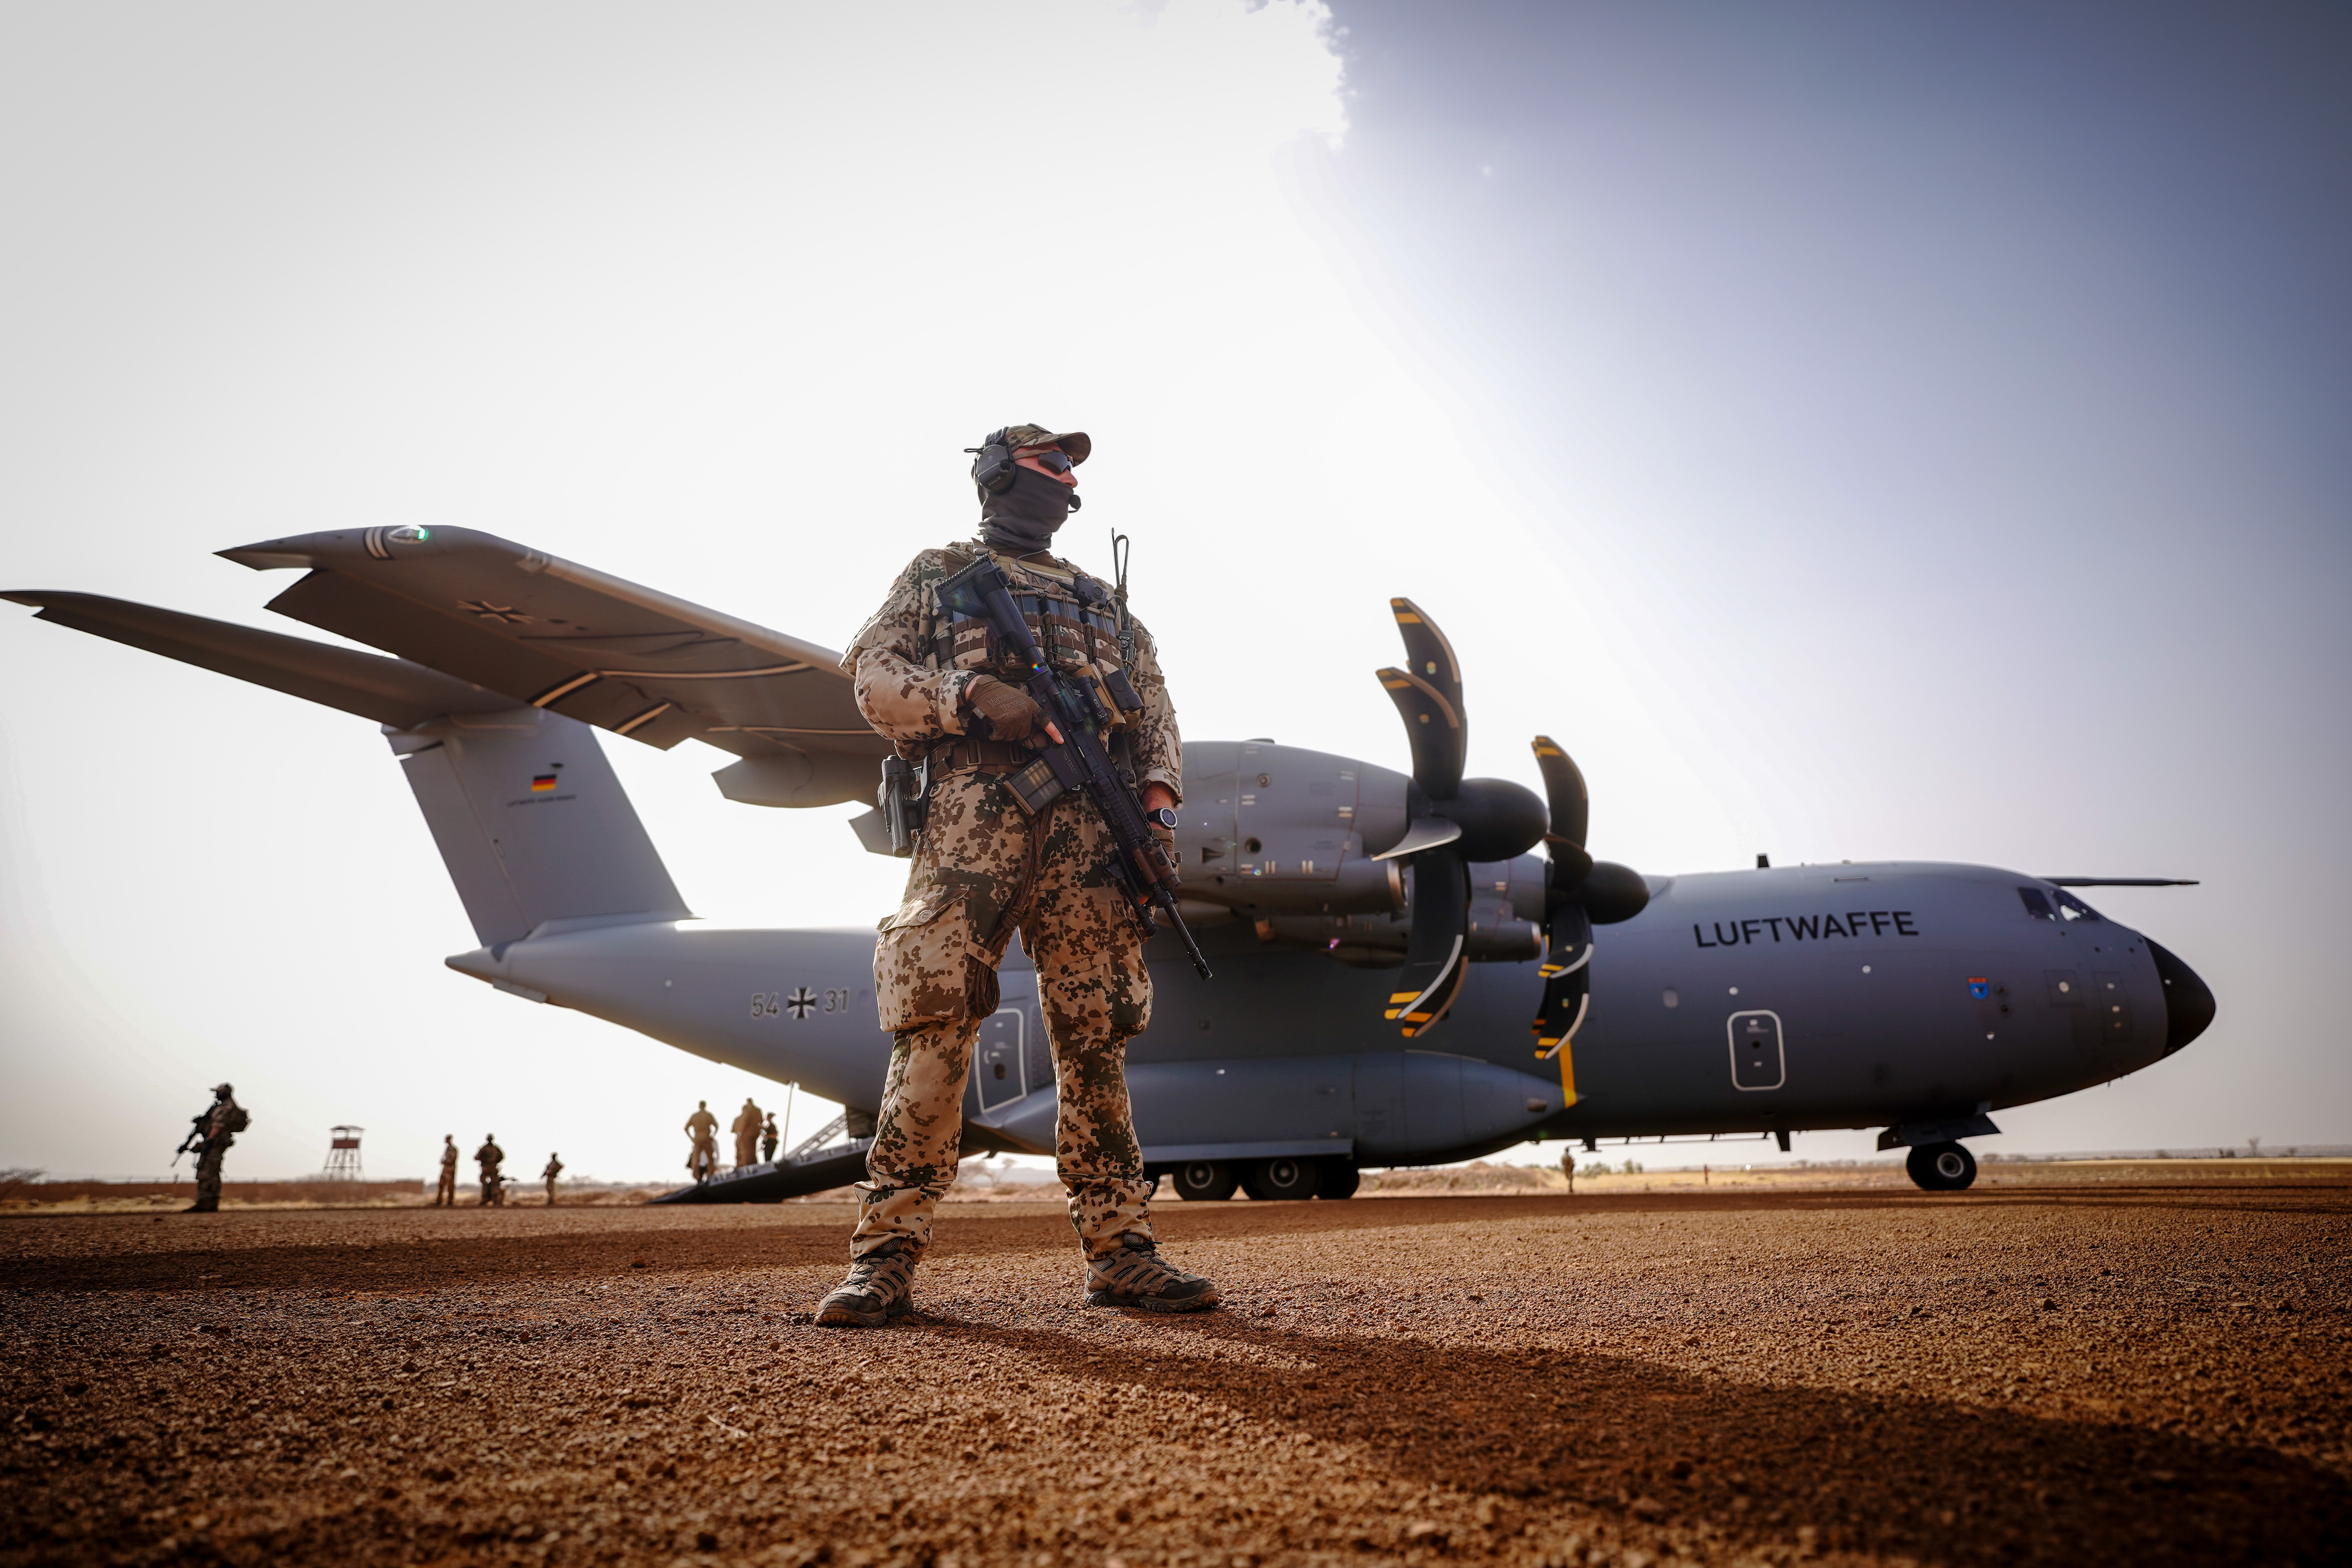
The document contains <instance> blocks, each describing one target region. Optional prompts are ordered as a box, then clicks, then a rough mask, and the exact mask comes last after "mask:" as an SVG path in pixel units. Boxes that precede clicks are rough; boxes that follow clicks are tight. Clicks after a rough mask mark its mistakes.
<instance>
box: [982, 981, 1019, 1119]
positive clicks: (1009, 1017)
mask: <svg viewBox="0 0 2352 1568" xmlns="http://www.w3.org/2000/svg"><path fill="white" fill-rule="evenodd" d="M1027 1033H1028V1020H1027V1019H1026V1017H1025V1016H1024V1015H1023V1014H1022V1011H1021V1009H1020V1008H1018V1007H1002V1008H999V1009H998V1010H997V1011H996V1013H995V1015H994V1016H992V1017H990V1018H989V1019H988V1020H987V1021H986V1022H985V1023H983V1024H982V1025H981V1026H980V1038H979V1040H978V1041H976V1042H975V1043H974V1044H973V1046H972V1049H971V1070H972V1076H973V1079H974V1081H975V1082H976V1083H977V1085H978V1087H979V1090H980V1108H981V1110H983V1111H989V1110H1003V1108H1004V1107H1006V1106H1008V1105H1010V1104H1012V1103H1013V1101H1014V1100H1022V1099H1024V1098H1026V1097H1027V1095H1028V1093H1029V1062H1028V1058H1027V1055H1026V1051H1025V1047H1026V1045H1027V1041H1026V1039H1025V1036H1026V1035H1027Z"/></svg>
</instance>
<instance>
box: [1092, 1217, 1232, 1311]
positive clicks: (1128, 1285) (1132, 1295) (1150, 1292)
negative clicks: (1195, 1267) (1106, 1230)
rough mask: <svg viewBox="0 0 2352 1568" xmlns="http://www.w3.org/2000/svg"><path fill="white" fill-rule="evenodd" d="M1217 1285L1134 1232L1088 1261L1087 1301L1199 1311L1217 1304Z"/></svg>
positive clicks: (1151, 1309)
mask: <svg viewBox="0 0 2352 1568" xmlns="http://www.w3.org/2000/svg"><path fill="white" fill-rule="evenodd" d="M1217 1300H1218V1298H1217V1288H1216V1287H1215V1286H1214V1285H1212V1284H1210V1283H1209V1282H1208V1281H1207V1280H1206V1279H1202V1278H1201V1277H1200V1276H1199V1275H1197V1274H1187V1273H1185V1272H1184V1271H1183V1270H1182V1269H1181V1268H1177V1267H1176V1266H1175V1265H1174V1264H1172V1263H1170V1262H1168V1261H1167V1260H1166V1259H1164V1258H1161V1257H1160V1249H1159V1247H1157V1246H1155V1245H1154V1244H1153V1242H1152V1241H1151V1239H1150V1237H1142V1236H1137V1235H1135V1234H1134V1233H1133V1232H1131V1231H1130V1232H1129V1234H1128V1235H1126V1236H1124V1237H1120V1238H1119V1249H1118V1251H1117V1252H1114V1253H1112V1254H1111V1255H1110V1256H1109V1257H1108V1258H1089V1259H1087V1306H1089V1307H1134V1308H1137V1309H1139V1310H1142V1311H1146V1312H1199V1311H1205V1310H1208V1309H1209V1308H1212V1307H1214V1306H1215V1305H1216V1304H1217Z"/></svg>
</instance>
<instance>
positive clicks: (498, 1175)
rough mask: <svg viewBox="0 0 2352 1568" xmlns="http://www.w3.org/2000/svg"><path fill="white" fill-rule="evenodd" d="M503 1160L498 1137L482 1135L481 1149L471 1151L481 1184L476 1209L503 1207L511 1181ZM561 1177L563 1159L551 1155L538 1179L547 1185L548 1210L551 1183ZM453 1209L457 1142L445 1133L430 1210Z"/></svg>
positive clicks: (551, 1203)
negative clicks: (438, 1175) (439, 1181)
mask: <svg viewBox="0 0 2352 1568" xmlns="http://www.w3.org/2000/svg"><path fill="white" fill-rule="evenodd" d="M506 1159H507V1152H506V1151H505V1150H503V1149H501V1148H499V1135H498V1134H497V1133H495V1132H489V1133H485V1134H484V1135H483V1137H482V1146H481V1147H480V1148H478V1149H477V1150H475V1151H474V1163H475V1164H476V1165H477V1166H478V1167H480V1170H481V1182H482V1196H481V1200H480V1202H479V1204H478V1205H477V1206H478V1207H481V1208H486V1209H487V1208H504V1207H505V1206H506V1202H507V1188H508V1186H509V1184H511V1183H512V1180H513V1178H511V1177H509V1175H508V1174H507V1173H506ZM562 1174H563V1157H562V1155H560V1154H557V1153H555V1152H552V1151H551V1152H549V1154H548V1156H547V1165H546V1168H545V1169H543V1170H541V1172H540V1173H539V1179H540V1180H541V1181H542V1182H544V1183H546V1184H547V1206H548V1207H549V1208H553V1207H554V1206H555V1179H556V1178H557V1177H558V1176H561V1175H562ZM433 1206H434V1207H436V1208H455V1207H456V1206H457V1137H456V1135H455V1134H452V1133H447V1132H445V1133H443V1134H442V1135H441V1184H440V1185H439V1186H438V1187H437V1188H436V1189H435V1191H434V1194H433Z"/></svg>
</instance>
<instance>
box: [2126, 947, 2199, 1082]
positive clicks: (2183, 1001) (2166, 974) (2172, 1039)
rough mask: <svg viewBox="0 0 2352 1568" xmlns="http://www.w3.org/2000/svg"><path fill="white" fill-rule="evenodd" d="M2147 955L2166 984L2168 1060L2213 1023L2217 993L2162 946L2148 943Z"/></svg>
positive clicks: (2165, 1006)
mask: <svg viewBox="0 0 2352 1568" xmlns="http://www.w3.org/2000/svg"><path fill="white" fill-rule="evenodd" d="M2141 940H2142V941H2144V942H2145V941H2147V939H2146V938H2145V937H2143V938H2142V939H2141ZM2147 951H2148V954H2149V956H2150V957H2152V958H2154V959H2155V960H2156V973H2157V978H2158V979H2159V980H2161V981H2163V982H2164V1054H2165V1055H2166V1056H2170V1055H2171V1054H2172V1053H2173V1052H2175V1051H2177V1050H2179V1048H2180V1047H2183V1046H2185V1045H2187V1044H2188V1043H2189V1041H2191V1040H2193V1039H2195V1038H2196V1037H2198V1036H2200V1035H2201V1034H2203V1033H2204V1032H2205V1030H2206V1027H2207V1026H2209V1025H2210V1024H2211V1023H2212V1022H2213V1012H2214V1006H2213V993H2212V991H2211V990H2210V988H2209V987H2208V986H2207V985H2206V984H2205V982H2203V981H2202V980H2200V979H2199V978H2198V977H2197V972H2196V971H2195V970H2193V969H2191V968H2189V966H2188V965H2187V964H2185V963H2181V962H2180V960H2179V959H2178V958H2175V957H2174V956H2173V955H2172V954H2171V952H2169V951H2168V950H2167V949H2166V948H2165V947H2164V946H2162V945H2161V944H2160V943H2158V942H2148V944H2147Z"/></svg>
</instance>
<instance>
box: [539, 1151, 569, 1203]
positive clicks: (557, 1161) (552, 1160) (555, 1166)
mask: <svg viewBox="0 0 2352 1568" xmlns="http://www.w3.org/2000/svg"><path fill="white" fill-rule="evenodd" d="M562 1174H563V1161H562V1158H561V1157H559V1156H558V1155H555V1154H553V1153H550V1154H549V1155H548V1157H547V1169H545V1170H544V1171H541V1173H539V1179H540V1180H541V1181H542V1182H545V1183H546V1184H547V1206H548V1207H549V1208H553V1207H554V1206H555V1178H556V1177H558V1176H560V1175H562Z"/></svg>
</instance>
